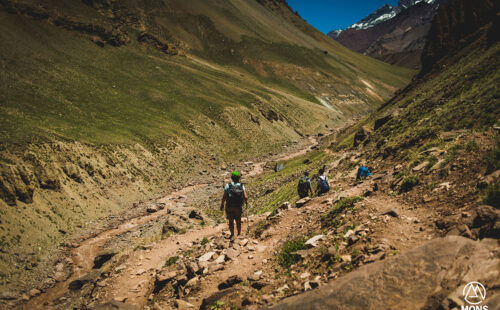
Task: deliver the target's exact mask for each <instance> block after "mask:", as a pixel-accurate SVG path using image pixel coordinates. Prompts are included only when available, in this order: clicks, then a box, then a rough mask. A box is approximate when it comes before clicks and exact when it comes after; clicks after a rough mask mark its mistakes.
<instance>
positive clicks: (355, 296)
mask: <svg viewBox="0 0 500 310" xmlns="http://www.w3.org/2000/svg"><path fill="white" fill-rule="evenodd" d="M470 281H480V282H481V283H482V284H483V285H484V286H485V287H486V288H487V294H486V299H485V300H484V302H483V303H482V305H490V307H491V308H494V306H495V305H498V304H500V253H499V246H498V241H497V240H494V239H484V240H482V241H473V240H470V239H467V238H463V237H459V236H448V237H446V238H441V239H435V240H432V241H429V242H427V243H426V244H424V245H422V246H420V247H418V248H415V249H412V250H409V251H407V252H405V253H402V254H401V255H398V256H395V257H391V258H388V259H385V260H383V261H380V262H376V263H372V264H370V265H366V266H363V267H361V268H359V269H358V270H356V271H353V272H351V273H349V274H347V275H346V276H344V277H342V278H340V279H338V280H336V281H334V282H332V283H330V284H329V285H326V286H324V287H321V288H319V289H318V290H315V291H312V292H308V293H304V294H301V295H297V296H294V297H290V298H287V299H284V300H283V301H282V302H281V303H279V304H278V305H276V306H274V307H271V308H270V309H367V308H370V309H389V308H391V309H394V308H398V309H438V308H439V309H448V308H449V306H450V305H458V306H460V305H467V304H466V303H465V301H464V299H463V296H462V291H463V289H464V286H465V285H466V284H467V283H468V282H470ZM451 308H453V307H452V306H451Z"/></svg>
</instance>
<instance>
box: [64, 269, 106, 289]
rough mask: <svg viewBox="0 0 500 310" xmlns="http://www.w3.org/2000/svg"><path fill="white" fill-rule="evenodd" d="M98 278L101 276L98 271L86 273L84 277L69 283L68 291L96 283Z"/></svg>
mask: <svg viewBox="0 0 500 310" xmlns="http://www.w3.org/2000/svg"><path fill="white" fill-rule="evenodd" d="M100 276H101V273H100V272H99V271H97V270H94V271H91V272H89V273H87V274H86V275H84V276H82V277H80V278H78V279H76V280H73V281H71V282H70V283H69V289H70V290H79V289H81V288H82V287H83V286H84V285H85V284H87V283H94V282H96V281H97V280H98V279H99V277H100Z"/></svg>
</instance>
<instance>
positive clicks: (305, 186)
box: [297, 171, 313, 198]
mask: <svg viewBox="0 0 500 310" xmlns="http://www.w3.org/2000/svg"><path fill="white" fill-rule="evenodd" d="M297 192H298V194H299V197H300V198H304V197H307V196H309V193H311V197H312V196H313V188H312V185H311V180H309V171H306V172H304V176H303V177H301V178H300V179H299V184H298V185H297Z"/></svg>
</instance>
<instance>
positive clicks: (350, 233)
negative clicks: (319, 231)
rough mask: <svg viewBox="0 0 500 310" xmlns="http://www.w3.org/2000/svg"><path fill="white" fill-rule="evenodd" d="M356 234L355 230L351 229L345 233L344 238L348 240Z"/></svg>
mask: <svg viewBox="0 0 500 310" xmlns="http://www.w3.org/2000/svg"><path fill="white" fill-rule="evenodd" d="M354 234H355V232H354V230H352V229H349V230H348V231H347V232H346V233H345V235H344V238H346V239H347V238H350V237H351V236H354Z"/></svg>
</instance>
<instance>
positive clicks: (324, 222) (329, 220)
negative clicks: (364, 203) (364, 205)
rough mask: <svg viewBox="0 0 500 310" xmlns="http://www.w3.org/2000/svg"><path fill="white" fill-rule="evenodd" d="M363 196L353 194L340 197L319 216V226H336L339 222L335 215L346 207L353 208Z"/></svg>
mask: <svg viewBox="0 0 500 310" xmlns="http://www.w3.org/2000/svg"><path fill="white" fill-rule="evenodd" d="M363 199H364V198H363V197H359V196H353V197H347V198H342V199H340V200H339V202H337V203H336V204H335V206H333V208H332V209H331V210H330V211H329V212H328V213H327V214H325V215H323V216H322V217H321V226H322V227H337V226H338V225H339V223H340V221H339V219H337V216H338V215H339V214H340V213H341V212H342V211H344V210H345V209H347V208H353V207H354V204H355V203H356V202H358V201H360V200H363Z"/></svg>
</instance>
